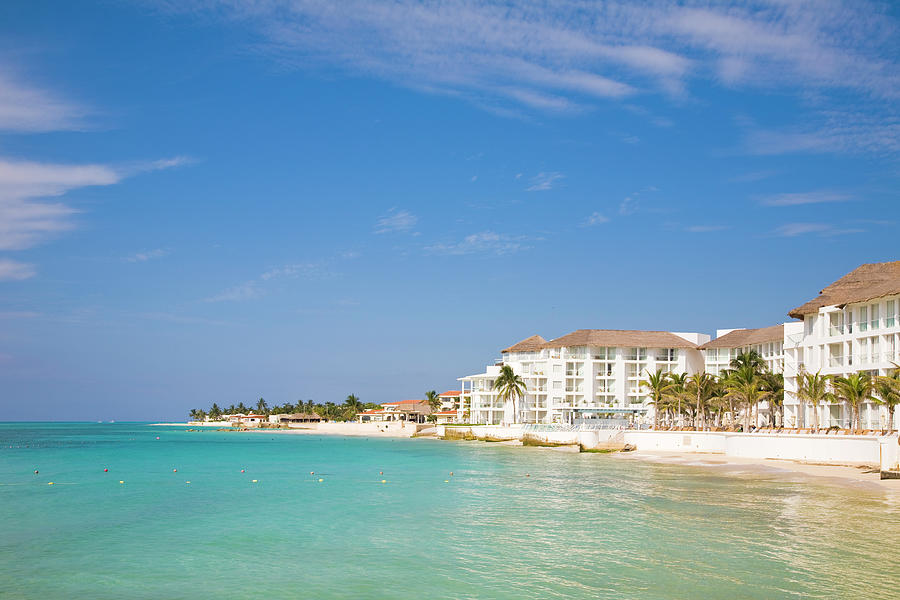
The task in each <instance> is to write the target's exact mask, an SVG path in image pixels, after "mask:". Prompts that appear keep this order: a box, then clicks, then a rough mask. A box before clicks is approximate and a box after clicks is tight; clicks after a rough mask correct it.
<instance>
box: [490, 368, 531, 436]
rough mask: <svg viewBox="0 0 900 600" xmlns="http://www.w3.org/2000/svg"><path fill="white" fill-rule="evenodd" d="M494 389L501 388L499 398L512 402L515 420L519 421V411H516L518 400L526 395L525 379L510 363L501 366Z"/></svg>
mask: <svg viewBox="0 0 900 600" xmlns="http://www.w3.org/2000/svg"><path fill="white" fill-rule="evenodd" d="M494 389H495V390H500V394H499V395H498V399H499V400H501V401H502V402H503V403H504V404H506V402H512V409H513V421H514V422H516V423H518V421H519V413H518V412H517V411H516V400H517V399H518V398H520V397H523V396H525V381H524V380H523V379H522V378H521V377H519V376H518V375H516V372H515V371H513V368H512V367H511V366H509V365H503V366H502V367H500V375H499V376H498V377H497V379H495V380H494Z"/></svg>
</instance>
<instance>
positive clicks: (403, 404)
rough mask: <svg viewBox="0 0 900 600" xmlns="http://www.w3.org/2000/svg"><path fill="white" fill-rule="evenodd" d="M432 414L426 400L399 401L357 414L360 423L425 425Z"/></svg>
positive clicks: (386, 403)
mask: <svg viewBox="0 0 900 600" xmlns="http://www.w3.org/2000/svg"><path fill="white" fill-rule="evenodd" d="M431 413H432V411H431V407H430V406H429V405H428V402H426V401H425V400H399V401H397V402H385V403H383V404H382V405H381V408H380V409H375V410H366V411H363V412H361V413H357V415H356V420H357V421H359V422H360V423H367V422H369V421H377V422H383V421H409V422H413V423H424V422H425V421H426V419H427V418H428V415H430V414H431Z"/></svg>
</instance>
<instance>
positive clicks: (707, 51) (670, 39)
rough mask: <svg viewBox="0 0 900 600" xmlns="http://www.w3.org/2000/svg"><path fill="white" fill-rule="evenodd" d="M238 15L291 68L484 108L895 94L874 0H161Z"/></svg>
mask: <svg viewBox="0 0 900 600" xmlns="http://www.w3.org/2000/svg"><path fill="white" fill-rule="evenodd" d="M158 4H159V5H161V6H163V7H164V8H165V9H167V10H170V11H175V12H182V13H184V14H188V15H191V16H197V15H205V16H212V17H213V18H221V19H224V20H227V21H229V22H232V23H243V24H246V25H248V26H249V27H250V28H252V29H253V30H254V31H255V32H257V33H258V34H259V35H260V36H261V38H262V40H263V41H262V43H261V44H260V45H259V47H260V48H261V49H262V51H264V52H268V53H269V54H270V55H271V56H273V57H274V58H275V59H277V60H279V61H281V62H282V64H285V65H296V66H302V67H304V68H309V67H310V65H335V64H337V65H340V66H342V67H344V68H347V69H350V70H353V71H356V72H362V73H365V74H367V75H373V76H376V77H381V78H385V79H389V80H391V81H395V82H399V83H401V84H402V85H406V86H409V87H411V88H415V89H419V90H427V91H432V92H435V93H441V94H452V95H456V96H458V97H460V98H465V99H468V100H469V101H472V102H473V103H475V104H478V105H480V106H484V107H485V108H488V109H492V110H493V109H497V110H498V111H501V110H503V111H505V112H508V113H509V112H514V111H509V110H506V109H501V108H500V107H499V106H498V104H503V103H504V102H506V103H512V104H519V105H521V106H523V107H527V108H531V109H535V110H543V111H569V110H578V109H580V108H582V107H583V105H585V104H586V103H590V102H591V101H592V100H596V99H612V100H617V99H621V98H628V97H631V96H634V95H637V94H649V93H655V92H661V93H663V94H664V95H667V96H672V97H677V98H678V97H682V96H685V95H686V94H689V93H690V92H689V91H688V90H689V87H690V83H691V81H692V80H695V79H705V80H708V81H712V82H715V83H720V84H723V85H725V86H730V87H735V86H757V87H767V88H776V89H779V90H781V89H786V90H794V91H796V92H797V93H799V94H804V93H806V92H808V91H809V90H811V89H812V90H837V91H847V90H849V91H851V92H856V93H859V94H861V95H863V96H866V97H869V98H876V99H882V100H883V99H896V98H897V96H898V95H900V85H898V77H900V75H898V73H900V70H898V61H897V55H896V44H895V43H894V42H895V40H896V36H897V26H896V20H895V18H893V17H892V16H891V15H890V14H889V11H887V10H886V8H885V6H884V5H883V4H880V3H878V2H876V1H868V0H833V1H831V2H824V3H823V2H817V1H815V0H798V1H795V2H781V1H770V0H745V1H742V2H737V3H729V4H722V3H717V2H710V1H709V0H656V1H650V2H642V3H623V2H621V1H619V0H597V1H595V2H582V1H579V0H564V1H560V2H554V3H547V2H534V1H527V2H517V3H508V2H503V1H502V0H445V1H443V2H435V3H430V2H429V3H422V2H418V1H415V0H395V1H394V2H390V3H372V2H368V1H366V0H344V1H342V2H339V3H326V2H318V1H314V0H267V1H265V2H251V3H248V2H239V1H237V0H180V1H178V2H175V1H174V0H158Z"/></svg>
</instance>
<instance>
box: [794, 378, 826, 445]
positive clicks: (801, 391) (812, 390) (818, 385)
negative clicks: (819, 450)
mask: <svg viewBox="0 0 900 600" xmlns="http://www.w3.org/2000/svg"><path fill="white" fill-rule="evenodd" d="M797 398H798V399H800V400H803V401H805V402H809V403H810V404H811V405H812V407H813V430H814V431H815V432H816V433H818V432H819V404H821V403H823V402H833V401H834V394H832V393H831V392H829V391H828V376H827V375H822V372H821V371H817V372H815V373H806V372H805V371H801V372H800V374H799V375H798V376H797Z"/></svg>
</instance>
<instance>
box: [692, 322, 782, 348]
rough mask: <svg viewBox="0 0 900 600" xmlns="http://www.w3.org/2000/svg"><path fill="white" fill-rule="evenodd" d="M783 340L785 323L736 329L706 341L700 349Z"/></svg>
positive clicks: (742, 345)
mask: <svg viewBox="0 0 900 600" xmlns="http://www.w3.org/2000/svg"><path fill="white" fill-rule="evenodd" d="M781 341H784V325H772V326H771V327H762V328H760V329H735V330H734V331H731V332H729V333H726V334H725V335H723V336H721V337H717V338H716V339H714V340H711V341H709V342H706V343H705V344H703V345H702V346H700V349H701V350H706V349H707V348H743V347H744V346H752V345H754V344H765V343H766V342H781Z"/></svg>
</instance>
